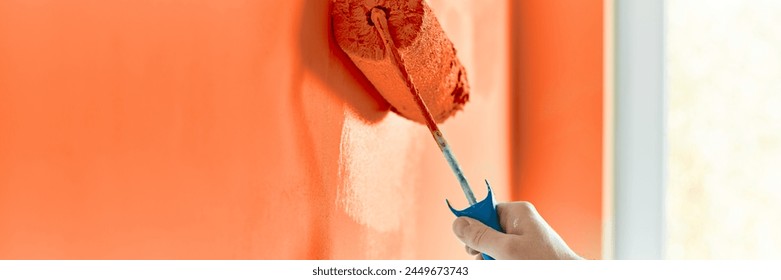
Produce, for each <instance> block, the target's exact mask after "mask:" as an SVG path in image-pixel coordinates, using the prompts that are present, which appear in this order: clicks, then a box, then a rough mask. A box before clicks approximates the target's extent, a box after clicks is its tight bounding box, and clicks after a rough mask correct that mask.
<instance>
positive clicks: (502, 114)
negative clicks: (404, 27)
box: [0, 0, 591, 259]
mask: <svg viewBox="0 0 781 280" xmlns="http://www.w3.org/2000/svg"><path fill="white" fill-rule="evenodd" d="M327 3H328V2H327V1H302V0H293V1H235V0H233V1H86V0H74V1H55V0H41V1H1V2H0V258H32V259H39V258H43V259H52V258H54V259H57V258H77V259H80V258H88V259H103V258H109V259H114V258H120V259H124V258H130V259H136V258H138V259H160V258H163V259H166V258H177V259H178V258H182V259H201V258H206V259H233V258H241V259H245V258H249V259H256V258H258V259H272V258H282V259H289V258H293V259H310V258H338V259H343V258H348V259H362V258H383V259H386V258H391V259H392V258H427V259H428V258H447V259H453V258H467V257H468V256H467V255H466V254H465V253H464V252H463V247H462V245H461V244H460V243H459V241H458V240H457V239H456V238H455V237H454V236H453V234H452V233H451V230H450V225H451V222H452V219H453V217H452V214H451V213H449V211H448V210H447V208H446V206H445V204H444V199H445V198H449V199H451V200H452V201H454V202H455V203H456V204H457V205H461V206H466V201H465V199H464V198H462V197H463V195H462V194H461V193H460V190H459V187H458V183H457V182H456V180H455V178H454V177H453V175H452V174H451V173H450V171H449V169H448V167H447V165H446V164H445V162H444V160H443V159H442V158H441V155H440V154H439V151H438V149H437V148H436V146H435V144H434V143H433V141H432V140H431V139H430V135H429V134H428V132H427V131H426V129H425V128H424V127H423V126H421V125H417V124H413V123H411V122H409V121H407V120H405V119H402V118H400V117H398V116H396V115H395V114H393V113H389V112H388V111H387V104H384V103H383V102H381V101H378V100H377V99H376V98H374V97H372V91H373V90H372V88H371V86H370V85H368V83H367V82H366V80H365V78H363V77H362V76H361V75H360V74H359V72H357V70H356V68H355V67H354V66H353V65H352V64H351V63H350V62H349V61H348V60H347V59H346V57H345V55H343V54H342V53H341V51H339V50H338V48H337V47H336V46H335V45H334V44H333V42H331V39H330V38H331V37H330V35H329V33H328V32H329V28H328V17H327V15H328V6H327ZM430 3H431V6H432V7H433V9H434V11H435V12H436V13H437V15H438V16H439V19H440V21H441V23H442V25H443V28H444V29H445V31H446V32H447V33H448V34H449V36H450V37H451V39H452V40H453V42H454V44H455V45H456V48H457V49H458V51H459V52H458V54H459V56H460V58H461V61H462V62H463V63H464V64H465V66H466V68H467V73H468V75H469V79H470V82H471V86H472V94H473V95H472V98H471V101H470V103H469V104H467V106H466V110H465V111H464V112H462V113H459V114H457V115H456V116H455V118H454V119H451V120H449V121H448V122H447V123H446V124H445V125H444V126H443V129H444V131H445V134H446V135H447V136H448V137H449V140H450V144H451V145H452V146H453V149H454V150H455V152H456V154H457V155H458V156H459V159H460V161H461V163H462V165H463V167H464V169H465V171H466V172H467V175H468V176H469V178H470V180H471V182H472V183H473V185H474V186H475V188H476V193H477V194H478V195H479V196H480V195H484V194H485V190H484V189H482V187H480V186H481V185H480V184H481V183H480V182H481V180H482V179H483V178H488V179H490V180H491V181H492V184H493V185H494V186H495V187H496V188H497V192H498V194H499V199H500V200H506V199H508V198H509V195H510V188H509V175H508V174H509V168H508V166H509V156H508V155H509V151H508V149H509V147H510V145H509V142H508V139H510V138H509V130H508V127H509V122H508V120H507V118H506V116H507V114H508V111H507V110H508V107H507V100H508V94H507V92H508V86H509V83H508V81H507V75H506V73H507V72H508V71H507V70H508V67H507V66H506V65H507V63H506V61H507V59H508V57H507V54H508V53H509V50H508V49H507V46H508V38H507V37H508V36H507V34H509V33H508V27H507V20H508V19H507V18H506V17H505V15H504V14H502V13H497V12H496V11H497V10H506V9H507V3H506V2H505V1H498V0H495V1H457V2H454V1H445V0H437V1H430ZM529 15H531V16H533V15H534V14H533V13H529ZM538 63H541V62H538ZM546 73H548V72H546ZM568 82H569V81H568ZM562 84H563V82H562ZM566 88H570V86H568V87H566ZM536 89H540V90H543V89H546V88H536ZM538 97H539V98H544V96H543V95H540V96H538ZM577 100H581V101H582V102H587V100H582V99H577ZM573 102H574V101H573ZM578 104H580V103H578ZM573 106H574V105H573ZM522 109H523V108H522ZM573 129H575V128H574V127H573ZM575 134H576V133H574V132H573V133H570V134H567V135H564V136H568V135H569V136H576V135H575ZM543 137H546V138H544V139H542V140H539V141H547V140H545V139H548V138H547V136H543ZM562 137H563V136H562ZM524 147H526V146H524ZM522 151H526V150H525V149H523V150H522ZM570 152H571V151H570ZM581 156H588V155H580V154H577V155H576V156H574V157H573V158H580V157H581ZM535 163H536V164H543V165H545V164H546V163H550V162H535ZM541 172H546V171H541ZM545 174H548V173H545ZM577 178H581V177H572V178H571V179H568V181H567V182H570V181H571V180H576V179H577ZM581 179H582V178H581ZM585 179H589V180H591V179H590V178H585ZM529 180H532V179H529ZM529 182H532V183H533V182H535V181H524V185H526V183H529ZM589 184H590V181H589ZM522 190H523V189H522ZM523 194H524V193H523V192H522V193H521V195H522V196H523ZM575 194H576V193H575V192H571V193H570V192H567V193H564V195H565V196H571V195H575ZM546 202H547V200H546ZM549 207H553V206H552V204H550V203H548V204H543V205H542V207H541V209H543V210H548V209H550V208H549ZM552 219H553V221H554V222H556V223H559V224H561V223H560V222H559V221H561V219H560V217H558V216H554V217H553V218H552ZM565 232H568V233H569V232H571V228H566V229H565ZM567 237H570V236H567Z"/></svg>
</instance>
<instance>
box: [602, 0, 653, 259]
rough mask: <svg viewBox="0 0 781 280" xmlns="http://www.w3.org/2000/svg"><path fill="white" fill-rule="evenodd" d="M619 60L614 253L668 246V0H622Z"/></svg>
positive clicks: (631, 254)
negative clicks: (666, 64)
mask: <svg viewBox="0 0 781 280" xmlns="http://www.w3.org/2000/svg"><path fill="white" fill-rule="evenodd" d="M615 4H616V5H615V12H616V26H615V28H616V38H615V40H616V41H615V43H616V53H615V55H616V57H615V59H616V64H615V67H616V68H615V71H616V73H615V74H616V75H615V78H616V79H615V82H616V83H615V90H616V95H615V102H616V103H615V104H616V108H615V113H616V115H615V126H616V127H615V128H616V131H615V145H616V146H615V148H616V150H615V189H614V191H615V192H614V199H615V201H614V203H615V204H614V205H615V209H614V210H615V233H614V234H615V236H614V238H615V244H614V246H615V255H614V256H615V258H616V259H659V258H662V256H663V252H662V250H663V247H664V220H663V218H664V204H663V202H664V189H665V186H664V184H665V180H664V177H665V176H664V175H665V167H664V166H665V157H666V156H665V153H666V152H665V151H666V148H665V144H664V139H665V137H664V133H665V87H664V85H665V81H664V67H663V66H664V65H663V63H664V1H662V0H618V1H616V3H615Z"/></svg>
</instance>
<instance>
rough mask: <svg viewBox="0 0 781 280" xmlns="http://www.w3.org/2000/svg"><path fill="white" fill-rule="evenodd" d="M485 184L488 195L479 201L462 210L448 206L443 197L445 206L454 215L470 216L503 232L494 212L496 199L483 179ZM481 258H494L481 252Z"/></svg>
mask: <svg viewBox="0 0 781 280" xmlns="http://www.w3.org/2000/svg"><path fill="white" fill-rule="evenodd" d="M485 185H486V186H487V187H488V195H487V196H486V198H485V199H483V200H482V201H479V202H477V203H475V204H474V205H471V206H469V207H467V208H466V209H464V210H456V209H453V206H450V201H448V200H447V199H445V202H446V203H447V207H449V208H450V211H452V212H453V214H455V215H456V217H461V216H466V217H470V218H472V219H475V220H478V221H480V222H481V223H483V224H485V225H487V226H489V227H491V228H493V229H495V230H497V231H500V232H504V230H502V226H501V225H499V215H498V214H497V213H496V200H495V199H494V195H493V192H492V191H491V185H489V184H488V180H486V181H485ZM483 259H484V260H493V259H494V258H492V257H491V256H489V255H486V254H485V253H483Z"/></svg>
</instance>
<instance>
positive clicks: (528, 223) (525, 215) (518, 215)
mask: <svg viewBox="0 0 781 280" xmlns="http://www.w3.org/2000/svg"><path fill="white" fill-rule="evenodd" d="M496 213H497V214H498V215H499V224H500V225H501V226H502V229H504V231H505V232H506V233H508V234H515V235H523V234H524V233H526V232H527V231H529V230H530V227H532V226H533V225H534V224H533V223H534V220H535V219H536V217H537V215H539V214H537V209H535V208H534V205H532V204H531V203H529V202H526V201H520V202H510V203H499V204H498V205H496Z"/></svg>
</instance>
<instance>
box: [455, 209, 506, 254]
mask: <svg viewBox="0 0 781 280" xmlns="http://www.w3.org/2000/svg"><path fill="white" fill-rule="evenodd" d="M453 232H454V233H455V234H456V236H457V237H458V239H460V240H461V242H464V244H466V246H469V247H470V248H472V249H475V250H477V251H480V252H483V253H486V254H488V255H489V256H492V257H494V258H496V256H497V253H498V252H500V251H502V249H503V248H502V246H504V245H505V244H508V242H507V240H506V239H507V238H509V237H508V236H507V235H506V234H504V233H501V232H498V231H496V230H494V229H492V228H490V227H488V226H486V225H484V224H483V223H481V222H479V221H477V220H475V219H472V218H469V217H458V218H456V220H455V221H453ZM498 255H502V254H498Z"/></svg>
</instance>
